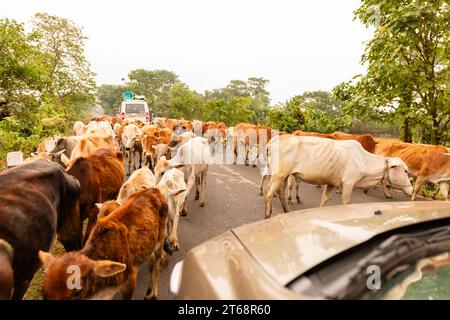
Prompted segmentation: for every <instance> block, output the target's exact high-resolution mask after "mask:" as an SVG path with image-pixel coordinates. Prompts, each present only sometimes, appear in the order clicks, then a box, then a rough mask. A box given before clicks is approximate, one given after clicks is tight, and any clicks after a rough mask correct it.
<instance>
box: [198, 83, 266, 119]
mask: <svg viewBox="0 0 450 320" xmlns="http://www.w3.org/2000/svg"><path fill="white" fill-rule="evenodd" d="M268 84H269V80H267V79H264V78H258V77H250V78H248V79H247V81H242V80H232V81H230V83H229V84H228V85H227V86H226V87H225V88H220V89H214V90H212V91H206V92H205V97H206V100H214V99H215V100H225V101H231V100H233V99H235V98H239V97H248V98H251V104H250V105H249V109H250V110H251V111H253V115H252V118H251V119H250V122H253V123H264V122H266V121H267V117H268V112H269V104H270V99H269V92H268V91H267V90H266V87H267V85H268Z"/></svg>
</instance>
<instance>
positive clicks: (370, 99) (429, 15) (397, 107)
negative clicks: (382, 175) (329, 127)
mask: <svg viewBox="0 0 450 320" xmlns="http://www.w3.org/2000/svg"><path fill="white" fill-rule="evenodd" d="M355 18H358V19H359V20H361V21H362V22H363V23H364V24H365V25H366V26H374V27H375V28H376V29H375V32H374V37H373V39H371V40H370V41H369V42H368V43H367V46H366V50H365V52H364V55H363V56H362V63H365V64H367V74H366V75H364V76H362V77H360V79H359V81H357V82H356V83H354V84H352V86H353V88H351V89H350V88H349V87H348V83H347V84H341V85H340V86H339V87H338V88H337V89H336V91H337V92H336V93H337V96H340V97H341V98H343V99H344V100H343V101H345V103H346V105H347V109H351V110H352V112H353V114H355V115H358V114H359V115H364V116H366V117H370V118H372V119H374V120H376V121H385V122H386V121H389V122H390V123H392V124H393V125H398V126H401V128H402V137H403V139H404V140H406V141H410V140H411V139H412V137H413V136H414V135H416V136H417V133H419V132H421V131H422V132H421V134H420V135H421V137H419V140H421V141H423V142H430V143H433V144H437V143H440V142H445V141H446V140H447V139H449V136H448V135H449V133H448V132H449V129H450V100H449V96H450V85H449V81H448V80H449V79H450V52H449V47H450V42H449V41H450V37H449V35H450V24H449V21H450V5H449V3H448V1H446V0H436V1H421V0H414V1H413V0H409V1H404V0H393V1H384V0H363V1H362V5H361V6H360V8H359V9H357V10H356V11H355ZM345 90H347V93H348V92H350V91H351V92H352V94H351V98H350V99H349V96H345V94H344V91H345ZM422 129H425V130H422Z"/></svg>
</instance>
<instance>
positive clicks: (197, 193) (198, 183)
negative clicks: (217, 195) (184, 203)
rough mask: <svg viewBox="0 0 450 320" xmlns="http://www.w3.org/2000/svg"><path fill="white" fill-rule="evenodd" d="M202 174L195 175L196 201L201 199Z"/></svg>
mask: <svg viewBox="0 0 450 320" xmlns="http://www.w3.org/2000/svg"><path fill="white" fill-rule="evenodd" d="M199 188H200V174H196V175H195V200H198V199H200V190H199Z"/></svg>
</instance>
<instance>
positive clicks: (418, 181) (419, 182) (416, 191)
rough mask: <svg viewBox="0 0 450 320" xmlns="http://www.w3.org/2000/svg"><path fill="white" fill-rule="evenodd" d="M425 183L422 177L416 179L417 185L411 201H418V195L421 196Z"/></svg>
mask: <svg viewBox="0 0 450 320" xmlns="http://www.w3.org/2000/svg"><path fill="white" fill-rule="evenodd" d="M424 182H425V179H424V178H423V177H422V176H418V177H417V178H416V183H415V184H414V191H413V194H412V197H411V201H416V198H417V195H418V194H419V192H420V190H421V189H422V185H423V183H424Z"/></svg>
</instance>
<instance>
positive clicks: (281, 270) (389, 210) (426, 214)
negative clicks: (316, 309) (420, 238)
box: [232, 201, 450, 286]
mask: <svg viewBox="0 0 450 320" xmlns="http://www.w3.org/2000/svg"><path fill="white" fill-rule="evenodd" d="M380 213H381V214H380ZM445 217H450V203H448V202H442V201H440V202H438V201H426V202H394V203H364V204H352V205H346V206H332V207H325V208H315V209H310V210H301V211H294V212H291V213H287V214H279V215H277V216H275V217H273V218H271V219H268V220H263V221H260V222H256V223H252V224H248V225H243V226H240V227H238V228H234V229H232V232H233V233H234V234H235V236H236V237H237V238H238V239H239V240H240V242H241V243H242V245H243V246H244V247H245V248H246V250H247V251H248V253H249V254H250V255H251V256H252V257H253V258H254V259H255V260H256V262H257V263H258V264H259V265H260V266H261V267H262V268H263V269H264V270H265V271H266V272H267V273H268V274H269V275H270V276H272V277H273V278H274V280H275V281H277V282H278V283H279V284H281V285H283V286H285V285H286V284H288V283H289V282H290V281H292V280H293V279H295V278H296V277H298V276H299V275H301V274H303V273H304V272H306V271H307V270H308V269H310V268H312V267H314V266H315V265H317V264H319V263H321V262H323V261H325V260H327V259H329V258H331V257H333V256H335V255H336V254H339V253H341V252H343V251H345V250H347V249H349V248H351V247H353V246H356V245H358V244H360V243H363V242H365V241H367V240H369V239H371V238H372V237H374V236H375V235H377V234H379V233H383V232H385V231H389V230H392V229H395V228H399V227H402V226H406V225H411V224H416V223H420V222H425V221H430V220H435V219H440V218H445Z"/></svg>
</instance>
